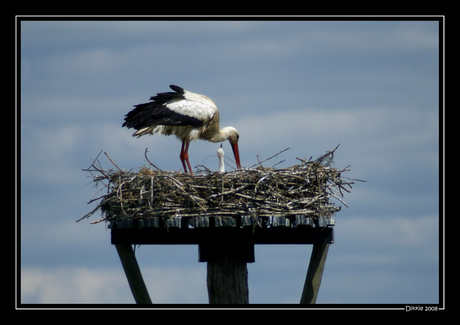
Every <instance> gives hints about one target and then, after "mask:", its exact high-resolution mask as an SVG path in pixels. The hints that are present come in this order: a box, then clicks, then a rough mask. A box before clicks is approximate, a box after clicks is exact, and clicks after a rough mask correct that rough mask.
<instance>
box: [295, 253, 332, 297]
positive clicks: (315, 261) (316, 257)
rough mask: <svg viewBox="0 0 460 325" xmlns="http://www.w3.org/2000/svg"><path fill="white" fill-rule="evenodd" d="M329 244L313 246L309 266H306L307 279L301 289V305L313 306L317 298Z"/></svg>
mask: <svg viewBox="0 0 460 325" xmlns="http://www.w3.org/2000/svg"><path fill="white" fill-rule="evenodd" d="M329 245H330V244H314V245H313V251H312V252H311V257H310V265H309V266H308V271H307V277H306V279H305V285H304V287H303V292H302V297H301V298H300V303H301V304H315V303H316V298H317V297H318V292H319V286H320V284H321V278H322V276H323V271H324V265H325V263H326V257H327V252H328V250H329Z"/></svg>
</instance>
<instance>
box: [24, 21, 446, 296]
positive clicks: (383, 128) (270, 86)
mask: <svg viewBox="0 0 460 325" xmlns="http://www.w3.org/2000/svg"><path fill="white" fill-rule="evenodd" d="M20 37H21V38H20V45H21V48H20V49H21V53H20V58H21V61H20V68H21V70H20V71H21V74H20V77H21V92H20V99H21V111H20V126H21V129H20V145H21V147H20V154H21V156H20V160H21V161H20V168H21V179H20V186H21V197H20V204H21V210H20V212H21V215H20V218H21V223H20V235H21V237H20V238H21V242H20V253H21V254H20V263H21V264H20V266H21V268H20V280H21V291H20V294H21V301H22V302H23V303H134V299H133V297H132V295H131V292H130V290H129V287H128V284H127V281H126V278H125V275H124V272H123V269H122V267H121V263H120V261H119V258H118V255H117V253H116V250H115V248H114V247H113V246H112V245H110V230H109V229H107V227H106V225H105V224H104V223H100V224H96V225H90V222H91V221H94V220H96V219H97V218H98V217H99V215H95V216H93V217H92V218H91V219H88V220H83V221H81V222H79V223H76V222H75V221H76V220H77V219H79V218H80V217H81V216H83V215H84V214H86V213H87V212H89V211H90V210H92V209H93V208H94V206H95V205H94V204H89V205H88V204H87V202H88V201H89V200H91V199H92V198H93V197H94V196H95V195H96V194H97V192H98V190H99V189H98V188H95V187H94V184H92V183H91V178H90V177H89V174H88V173H86V172H83V171H82V169H84V168H87V167H88V166H89V165H90V164H91V162H92V159H94V158H95V157H96V156H97V154H98V153H99V152H100V151H101V150H104V151H105V152H107V153H108V154H109V155H110V156H111V157H112V159H113V160H114V161H115V162H116V163H117V164H118V165H119V166H120V167H121V168H124V169H130V168H137V167H141V166H143V165H145V164H146V161H145V158H144V150H145V148H147V147H148V149H149V152H150V154H149V157H150V159H151V160H152V161H153V162H154V163H155V164H156V165H157V166H159V167H160V168H162V169H171V170H179V169H180V168H181V164H180V160H179V151H180V142H179V141H177V140H176V139H174V138H172V137H162V136H148V137H142V138H139V139H137V138H133V137H132V136H131V134H132V130H128V129H126V128H122V127H121V124H122V123H123V118H124V115H125V114H126V113H127V112H128V111H129V110H130V109H131V108H132V106H133V105H135V104H138V103H143V102H146V101H148V99H149V98H150V96H152V95H154V94H155V93H157V92H164V91H169V87H168V86H169V85H170V84H175V85H179V86H181V87H183V88H185V89H187V90H190V91H193V92H197V93H201V94H205V95H207V96H208V97H210V98H212V99H213V100H214V102H215V103H216V104H217V106H218V107H219V110H220V114H221V126H227V125H232V126H234V127H236V128H237V129H238V131H239V133H240V154H241V163H242V165H243V166H246V167H249V166H251V165H253V164H254V163H256V162H257V156H258V155H259V156H260V157H261V158H267V157H269V156H271V155H273V154H274V153H276V152H278V151H280V150H282V149H285V148H287V147H292V149H291V150H289V151H287V152H285V153H283V154H282V155H281V156H280V157H279V159H275V160H273V162H271V161H269V162H267V166H270V164H271V163H273V164H274V163H277V162H278V161H280V160H282V159H284V160H285V162H284V163H282V164H281V165H278V166H279V167H288V166H291V165H294V164H296V163H297V162H298V161H297V160H296V159H295V157H301V158H309V157H310V156H313V158H315V157H317V156H319V155H321V154H323V153H324V152H326V151H327V150H332V149H333V148H335V147H336V146H337V145H338V144H339V143H340V147H339V149H338V150H337V152H336V155H335V166H336V167H338V168H343V167H345V166H347V165H351V171H349V172H348V173H347V174H346V175H344V176H347V177H351V178H359V179H363V180H367V182H365V183H356V184H355V186H354V188H353V190H352V193H351V194H347V195H346V196H345V197H344V200H345V202H346V203H347V204H348V205H349V208H346V207H344V206H343V207H342V210H341V211H340V212H338V213H337V215H336V227H335V243H334V244H333V245H332V246H331V248H330V250H329V255H328V258H327V262H326V268H325V271H324V275H323V281H322V284H321V289H320V292H319V296H318V301H317V302H318V303H323V304H328V303H334V304H336V303H339V304H342V303H343V304H361V303H371V304H374V303H378V304H393V303H397V304H417V303H437V302H438V301H439V299H440V296H439V276H440V274H439V218H440V215H439V167H440V166H439V140H440V137H439V131H440V130H439V123H440V118H439V112H440V107H439V23H438V22H437V21H22V22H21V23H20ZM218 147H219V145H218V144H212V143H207V142H201V141H197V142H196V143H193V144H192V145H191V149H190V155H191V158H190V160H191V163H192V166H196V165H198V164H204V165H206V166H208V167H209V168H211V169H217V168H218V159H217V157H216V150H217V149H218ZM224 150H225V151H226V154H227V155H228V156H229V158H233V157H232V154H231V148H230V146H229V144H228V143H225V144H224ZM100 161H101V163H102V164H103V166H104V167H105V168H112V165H111V164H110V162H109V161H108V160H107V159H105V157H104V156H102V157H101V158H100ZM228 162H229V163H230V164H231V161H230V160H229V161H228ZM337 204H340V203H339V202H337ZM441 217H442V216H441ZM255 253H256V262H255V263H252V264H248V271H249V299H250V302H251V303H280V304H284V303H298V302H299V300H300V296H301V293H302V288H303V283H304V280H305V274H306V270H307V267H308V263H309V258H310V253H311V246H310V245H278V246H276V245H258V246H256V249H255ZM136 256H137V258H138V261H139V264H140V266H141V270H142V272H143V275H144V278H145V281H146V284H147V286H148V289H149V292H150V295H151V297H152V300H153V301H154V302H155V303H207V290H206V264H205V263H199V262H198V249H197V246H141V247H139V248H137V249H136Z"/></svg>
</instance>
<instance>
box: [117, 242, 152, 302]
mask: <svg viewBox="0 0 460 325" xmlns="http://www.w3.org/2000/svg"><path fill="white" fill-rule="evenodd" d="M115 247H116V248H117V252H118V255H119V256H120V260H121V264H122V265H123V269H124V270H125V274H126V278H127V279H128V283H129V287H130V288H131V292H132V293H133V296H134V300H136V303H137V304H151V303H152V300H150V296H149V292H148V291H147V287H146V286H145V283H144V279H143V278H142V273H141V270H140V268H139V264H137V260H136V256H135V255H134V251H133V249H132V247H131V245H129V244H116V245H115Z"/></svg>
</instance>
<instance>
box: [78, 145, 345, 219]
mask: <svg viewBox="0 0 460 325" xmlns="http://www.w3.org/2000/svg"><path fill="white" fill-rule="evenodd" d="M336 149H337V148H336ZM336 149H334V150H333V151H329V152H327V153H326V154H325V155H323V156H321V157H320V158H318V159H316V160H314V161H311V160H308V161H307V160H304V159H300V158H297V159H298V160H299V161H300V162H301V163H300V164H299V165H295V166H292V167H288V168H284V169H273V168H264V167H262V166H261V165H260V166H258V167H257V168H254V169H247V170H238V171H233V172H227V173H223V174H221V173H218V172H211V171H209V170H207V171H205V174H204V175H198V176H190V175H188V174H183V173H178V172H170V171H162V170H152V169H150V168H146V167H143V168H141V169H140V170H139V171H138V172H132V171H125V170H122V169H120V168H119V167H118V166H117V165H116V164H115V163H114V162H113V161H112V160H111V159H110V157H109V156H108V155H107V154H106V156H107V157H108V158H109V160H110V161H111V162H112V163H113V164H114V165H115V166H116V167H117V169H116V170H113V169H110V170H108V171H106V170H104V169H103V168H102V167H101V165H100V163H99V162H98V161H97V158H96V159H95V160H94V162H93V164H92V165H91V166H90V167H89V168H88V169H85V171H89V172H90V173H91V175H92V177H93V181H94V182H95V183H96V184H103V186H104V188H107V193H106V194H104V195H102V196H99V197H96V198H94V199H92V200H91V201H90V202H88V203H92V202H95V201H99V200H100V202H99V204H98V205H97V206H96V208H95V209H93V210H92V211H91V212H89V213H88V214H86V215H85V216H83V217H82V218H80V219H79V220H77V222H78V221H80V220H82V219H84V218H88V217H90V216H91V215H93V214H94V213H95V212H96V211H97V210H99V209H100V210H101V212H102V216H103V218H102V219H99V220H96V221H94V222H92V223H98V222H101V221H114V220H122V219H126V218H134V219H143V218H152V217H161V218H164V219H169V218H174V217H203V216H208V217H224V218H225V217H241V216H252V217H271V216H284V217H292V218H294V217H296V216H299V215H302V216H306V217H310V218H313V219H318V217H326V218H329V217H331V216H332V215H333V214H334V213H335V212H337V211H339V210H340V206H336V205H335V204H334V203H333V202H331V201H330V199H331V198H336V199H337V200H338V201H340V202H341V203H343V204H344V205H346V204H345V202H343V201H342V199H341V197H343V192H342V191H346V192H349V189H351V185H352V184H353V182H352V181H351V180H350V179H348V178H343V177H342V173H343V172H345V171H348V170H349V169H348V167H346V168H344V169H335V168H332V167H331V166H330V165H331V163H332V158H333V154H334V151H335V150H336ZM283 151H284V150H283ZM146 158H147V156H146ZM147 159H148V158H147ZM149 162H150V161H149ZM150 164H151V165H152V166H154V165H153V164H152V163H151V162H150ZM154 167H155V168H156V166H154ZM96 173H97V174H96Z"/></svg>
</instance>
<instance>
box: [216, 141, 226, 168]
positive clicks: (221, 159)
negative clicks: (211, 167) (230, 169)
mask: <svg viewBox="0 0 460 325" xmlns="http://www.w3.org/2000/svg"><path fill="white" fill-rule="evenodd" d="M217 157H218V158H219V173H221V174H223V173H225V165H224V149H222V145H220V148H219V149H217Z"/></svg>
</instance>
